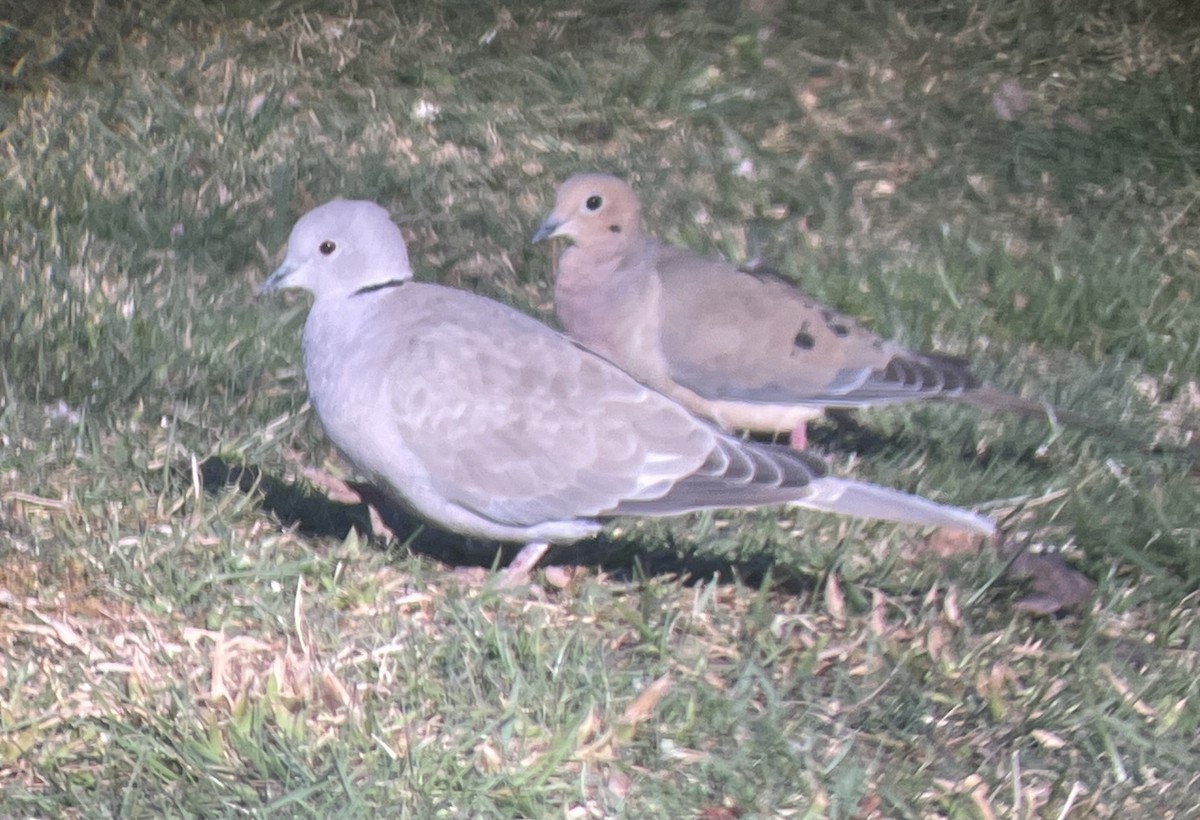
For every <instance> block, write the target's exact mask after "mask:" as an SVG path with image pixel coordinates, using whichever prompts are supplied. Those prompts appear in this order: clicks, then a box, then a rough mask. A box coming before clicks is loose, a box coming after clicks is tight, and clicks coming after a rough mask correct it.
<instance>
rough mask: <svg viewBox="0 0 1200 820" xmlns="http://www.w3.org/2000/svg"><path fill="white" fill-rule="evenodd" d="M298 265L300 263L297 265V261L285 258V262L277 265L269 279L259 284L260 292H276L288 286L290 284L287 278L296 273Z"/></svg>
mask: <svg viewBox="0 0 1200 820" xmlns="http://www.w3.org/2000/svg"><path fill="white" fill-rule="evenodd" d="M297 267H299V265H297V264H296V263H295V262H292V261H290V260H287V259H285V260H284V261H283V264H282V265H280V266H279V267H277V268H276V269H275V270H274V272H273V273H272V274H271V275H270V276H268V277H267V281H265V282H263V283H262V284H261V285H260V286H259V288H258V292H259V293H260V294H262V293H274V292H275V291H277V290H280V289H282V288H286V287H287V286H288V285H287V282H286V280H287V278H288V277H289V276H291V275H292V274H293V273H295V271H296V268H297Z"/></svg>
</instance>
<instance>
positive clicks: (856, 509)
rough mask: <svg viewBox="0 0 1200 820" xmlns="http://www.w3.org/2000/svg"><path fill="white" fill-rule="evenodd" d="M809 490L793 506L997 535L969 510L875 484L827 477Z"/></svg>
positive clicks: (992, 524)
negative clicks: (810, 491)
mask: <svg viewBox="0 0 1200 820" xmlns="http://www.w3.org/2000/svg"><path fill="white" fill-rule="evenodd" d="M811 488H812V490H813V491H814V492H813V494H812V495H810V496H809V497H807V498H805V499H804V500H803V501H796V502H793V503H794V504H795V505H796V506H798V507H807V508H809V509H813V510H821V511H822V512H834V513H842V514H844V515H856V516H859V517H861V518H881V519H883V520H885V521H897V522H900V523H902V524H919V525H921V526H925V527H954V528H956V529H960V530H967V531H968V532H975V533H979V534H981V535H993V534H995V532H996V525H995V523H993V522H992V521H991V520H990V519H988V518H985V517H984V516H982V515H978V514H976V513H973V512H971V511H970V510H964V509H960V508H959V507H951V506H948V505H946V504H938V503H937V502H934V501H930V500H929V499H926V498H921V497H920V496H916V495H910V494H908V493H903V492H900V491H899V490H891V489H888V488H887V487H880V486H878V485H876V484H867V483H865V482H862V481H849V480H847V479H844V478H834V477H832V476H827V477H825V478H819V479H817V480H815V481H813V482H812V484H811Z"/></svg>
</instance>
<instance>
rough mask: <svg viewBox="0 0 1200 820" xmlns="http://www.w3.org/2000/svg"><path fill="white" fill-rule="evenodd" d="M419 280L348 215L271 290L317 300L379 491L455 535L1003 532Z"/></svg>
mask: <svg viewBox="0 0 1200 820" xmlns="http://www.w3.org/2000/svg"><path fill="white" fill-rule="evenodd" d="M411 275H412V274H411V270H410V268H409V264H408V256H407V251H406V249H405V245H404V240H403V238H402V236H401V234H400V231H399V229H398V228H397V227H396V225H395V224H394V223H393V222H392V221H391V220H390V219H389V217H388V215H387V212H386V211H385V210H384V209H383V208H381V207H379V206H378V205H375V204H373V203H370V202H355V201H343V200H337V201H334V202H330V203H328V204H326V205H322V206H321V207H319V208H316V209H315V210H313V211H311V212H310V213H308V214H306V215H305V216H304V217H303V218H301V219H300V220H299V222H297V224H296V226H295V228H294V229H293V231H292V234H291V237H290V239H289V240H288V248H287V256H286V259H285V261H284V262H283V264H282V265H281V266H280V267H279V268H278V269H277V270H276V271H275V272H274V273H273V274H271V276H270V278H269V279H268V280H267V282H266V283H265V284H264V285H263V290H264V291H272V290H276V289H279V288H303V289H306V290H309V291H311V292H312V293H313V294H314V296H315V299H314V302H313V306H312V309H311V311H310V312H309V315H308V319H307V322H306V323H305V326H304V372H305V375H306V376H307V379H308V391H309V397H310V399H311V402H312V406H313V408H314V409H315V410H316V413H317V416H318V417H319V418H320V420H321V424H322V425H323V427H324V429H325V431H326V433H327V434H328V435H329V437H330V439H332V441H333V442H334V444H335V445H336V446H337V447H338V449H339V450H340V451H341V452H342V453H343V454H344V455H345V456H346V458H347V459H348V460H349V461H350V463H351V464H352V465H353V466H354V468H355V469H356V470H358V471H359V472H360V473H362V475H363V477H364V478H366V479H367V480H368V481H369V482H371V483H372V484H373V485H375V486H376V487H377V488H378V489H380V490H381V491H383V492H384V493H385V494H386V495H388V496H389V497H391V498H392V499H394V500H395V501H397V502H400V503H401V504H403V505H404V506H406V507H408V508H409V509H411V510H412V511H414V512H416V513H417V514H419V515H421V516H423V517H424V518H427V519H429V520H430V521H433V522H434V523H436V524H438V525H440V526H442V527H444V528H446V529H449V530H453V531H456V532H459V533H463V534H466V535H473V536H480V537H484V538H491V539H497V540H502V541H519V542H542V543H544V542H565V541H573V540H576V539H579V538H582V537H584V536H587V535H590V534H592V533H595V532H596V531H597V530H598V529H599V528H600V526H601V521H602V520H603V519H606V518H609V517H612V516H621V515H648V516H667V515H676V514H680V513H684V512H688V511H692V510H699V509H707V508H716V507H755V506H761V505H768V504H796V505H800V506H805V507H810V508H813V509H818V510H824V511H829V512H841V513H847V514H851V515H869V516H872V517H878V518H886V519H890V520H895V521H905V522H910V523H916V524H922V525H934V526H953V527H958V528H962V529H966V530H970V531H973V532H979V533H991V532H993V531H994V526H993V524H992V522H991V521H989V520H987V519H986V518H983V517H981V516H978V515H976V514H974V513H971V512H968V511H966V510H961V509H957V508H954V507H948V506H944V505H940V504H936V503H934V502H932V501H928V500H926V499H923V498H919V497H917V496H912V495H908V494H905V493H901V492H898V491H895V490H889V489H886V488H883V487H877V486H874V485H870V484H864V483H860V482H855V481H850V480H846V479H842V478H836V477H832V476H828V475H826V474H825V473H826V471H825V467H824V465H823V463H822V462H821V461H820V460H819V459H816V458H814V457H811V456H807V455H805V454H803V453H798V452H795V451H792V450H789V449H788V448H786V447H780V446H775V445H768V444H757V443H753V442H747V441H743V440H741V439H738V438H736V437H733V436H730V435H728V434H726V433H724V432H722V431H721V430H719V429H718V428H716V427H714V426H713V425H711V424H709V423H708V422H705V421H702V420H700V419H698V418H696V417H695V416H693V415H692V414H691V413H689V412H688V411H687V410H686V409H684V408H683V407H681V406H680V405H679V404H677V403H676V402H674V401H672V400H671V399H669V398H668V397H666V396H664V395H662V394H661V393H658V392H657V391H655V390H653V389H651V388H649V387H646V386H644V385H642V384H641V383H639V382H638V381H636V380H635V379H633V378H631V377H630V376H628V375H627V374H626V373H624V372H623V371H621V370H620V369H619V368H617V367H616V366H614V365H613V364H611V363H610V362H608V361H607V360H606V359H604V358H602V357H600V356H598V355H596V354H594V353H591V352H589V351H588V350H585V349H583V348H581V347H580V346H579V345H577V344H575V343H574V342H572V341H571V340H570V339H568V338H567V337H565V336H563V335H562V334H560V333H558V332H556V331H554V330H551V329H550V328H548V327H546V326H545V325H543V324H541V323H540V322H538V321H536V320H535V319H532V318H530V317H528V316H526V315H524V314H522V313H519V312H518V311H515V310H513V309H512V308H509V307H506V306H504V305H502V304H500V303H498V302H494V301H491V300H489V299H486V298H483V297H481V296H477V295H474V294H471V293H467V292H464V291H460V290H455V289H451V288H445V287H441V286H438V285H433V284H427V283H421V282H414V281H412V279H411Z"/></svg>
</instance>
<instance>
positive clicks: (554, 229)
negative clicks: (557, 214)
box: [529, 214, 563, 242]
mask: <svg viewBox="0 0 1200 820" xmlns="http://www.w3.org/2000/svg"><path fill="white" fill-rule="evenodd" d="M562 226H563V223H562V220H560V219H555V218H554V214H550V216H548V217H546V221H545V222H543V223H542V226H541V227H540V228H538V229H537V233H535V234H534V235H533V239H531V240H529V241H530V242H541V241H542V240H543V239H549V238H550V237H552V236H558V230H559V228H561V227H562Z"/></svg>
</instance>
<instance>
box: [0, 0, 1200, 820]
mask: <svg viewBox="0 0 1200 820" xmlns="http://www.w3.org/2000/svg"><path fill="white" fill-rule="evenodd" d="M1198 107H1200V13H1197V12H1196V11H1194V10H1191V9H1190V8H1189V6H1188V5H1187V4H1185V3H1174V2H1170V0H1142V2H1121V0H1112V1H1111V2H1100V0H1077V2H1070V3H1069V2H1065V0H1053V2H1048V3H1041V4H1037V3H1019V2H1018V3H1014V2H1001V1H1000V0H980V1H979V2H965V0H950V1H949V2H940V3H934V2H912V3H898V2H896V3H887V2H874V1H873V0H849V1H848V2H821V1H820V0H818V1H817V2H812V3H799V2H796V1H795V0H743V2H741V3H740V4H739V3H725V2H718V0H709V1H708V2H692V3H684V2H661V3H640V2H631V1H630V0H593V2H590V3H563V2H551V3H545V4H534V3H521V2H516V3H509V4H507V5H500V4H478V3H472V2H468V0H449V1H448V2H446V3H442V4H432V3H394V4H389V3H385V2H381V1H380V0H362V1H361V2H358V3H344V4H343V3H333V2H316V1H315V0H313V2H296V3H290V2H285V1H284V0H274V1H273V2H264V1H263V0H258V1H257V2H250V3H244V4H232V3H230V4H218V3H186V2H181V0H167V2H163V3H159V4H139V3H133V2H120V0H112V2H107V3H106V2H96V3H91V2H61V0H60V2H57V3H56V2H51V3H48V4H45V5H44V6H39V7H34V6H31V5H29V4H27V3H18V2H15V0H0V222H2V224H3V229H2V231H3V232H2V236H3V241H2V243H0V653H2V663H0V817H64V816H65V817H89V818H90V817H103V816H120V817H162V816H179V817H184V816H187V817H193V816H205V817H207V816H227V815H228V816H233V815H237V816H245V815H253V816H275V817H290V816H313V817H322V818H324V817H379V816H387V817H392V816H395V817H413V818H426V817H481V818H483V817H487V818H491V817H496V818H510V817H529V818H541V817H566V818H592V817H631V818H643V817H663V818H681V817H695V818H702V820H733V818H752V817H762V818H774V817H798V818H799V817H808V818H817V817H837V818H851V817H853V818H876V817H878V818H884V817H887V818H892V817H912V818H917V817H950V818H985V819H987V818H994V817H995V818H1041V817H1050V818H1068V817H1069V818H1083V817H1111V818H1127V817H1162V818H1183V817H1200V796H1198V795H1200V783H1198V782H1197V781H1198V780H1200V775H1198V774H1197V772H1198V771H1200V683H1198V681H1200V623H1198V607H1200V600H1198V598H1200V596H1198V595H1197V589H1198V588H1200V510H1198V508H1200V469H1198V468H1197V462H1196V458H1197V452H1198V446H1197V445H1198V439H1197V436H1198V435H1200V433H1198V431H1200V306H1198V305H1197V294H1198V291H1200V110H1198ZM582 170H602V171H609V172H614V173H618V174H621V175H622V176H624V177H625V178H627V179H629V180H630V181H631V182H632V183H633V185H634V186H635V187H636V188H637V189H638V191H639V192H640V194H641V196H642V200H643V202H644V206H645V207H644V215H645V219H646V223H647V225H648V227H649V229H650V231H651V232H653V233H655V234H657V235H658V236H659V237H661V238H663V239H666V240H669V241H672V242H676V243H679V244H683V245H687V246H690V247H693V248H696V249H698V250H702V251H705V252H707V253H711V254H713V255H721V256H724V257H727V258H729V259H732V260H735V261H739V262H741V261H745V260H749V259H752V258H761V259H765V260H769V261H770V262H771V263H772V264H773V265H774V266H775V267H777V268H778V269H779V270H780V272H781V273H782V274H783V275H785V276H788V277H790V278H794V279H795V280H797V281H798V282H800V283H801V284H802V285H803V286H804V287H805V288H806V289H807V290H808V291H809V292H811V293H812V294H814V295H815V296H817V297H819V298H821V299H822V300H824V301H826V302H829V303H830V304H833V305H836V306H837V307H838V308H839V309H841V310H843V311H845V312H848V313H850V314H852V315H854V316H855V317H856V318H858V319H860V320H861V321H863V322H864V323H866V324H868V325H869V326H871V327H873V328H874V329H876V330H877V331H879V332H881V333H883V334H884V335H887V336H890V337H893V338H898V339H900V340H902V341H904V342H905V343H907V344H910V345H912V346H915V347H922V348H931V349H937V350H940V351H943V352H946V353H952V354H956V355H963V356H967V357H970V359H971V360H972V361H973V362H974V363H975V365H976V367H977V369H978V371H979V373H980V374H981V375H983V376H984V377H986V378H987V379H988V380H989V381H990V382H991V383H992V384H994V385H996V386H998V387H1002V388H1005V389H1009V390H1012V391H1015V392H1018V393H1021V394H1022V395H1025V396H1027V397H1030V398H1034V399H1038V400H1045V401H1048V402H1052V403H1053V404H1054V405H1055V406H1056V407H1058V408H1061V409H1062V410H1066V411H1071V412H1074V413H1079V414H1084V415H1086V416H1089V417H1091V418H1093V419H1095V420H1096V421H1097V424H1095V425H1089V426H1075V425H1058V424H1054V423H1051V422H1050V421H1048V420H1046V419H1037V418H1023V417H1019V416H1014V415H1006V414H1001V413H989V412H981V411H979V410H976V409H973V408H970V407H965V406H960V405H955V404H949V403H927V404H921V405H914V406H909V407H899V408H890V409H879V410H873V411H870V412H865V413H862V414H859V415H857V416H855V417H854V418H853V419H844V418H841V419H832V420H829V421H827V422H823V423H821V424H819V425H818V426H817V427H816V429H815V430H814V431H813V432H812V438H813V439H814V441H815V445H814V446H816V447H818V448H819V449H820V450H821V451H823V452H824V453H825V454H826V455H827V456H828V458H829V460H830V463H831V469H833V470H834V471H836V472H838V473H841V474H846V475H853V476H856V477H861V478H864V479H868V480H872V481H877V482H880V483H883V484H887V485H890V486H896V487H901V488H903V489H906V490H910V491H913V492H919V493H921V494H923V495H927V496H929V497H932V498H935V499H937V500H939V501H946V502H949V503H955V504H960V505H965V506H969V507H972V508H973V509H977V510H980V511H983V512H986V513H988V514H991V515H993V516H995V517H996V518H997V520H998V521H1001V522H1002V523H1003V526H1004V528H1005V530H1006V532H1007V533H1008V536H1009V543H1010V544H1012V545H1015V546H1018V547H1021V548H1022V549H1025V550H1028V551H1029V552H1030V553H1031V554H1043V553H1050V554H1055V555H1060V556H1062V557H1063V559H1064V560H1065V561H1067V562H1068V563H1069V564H1070V565H1071V566H1072V567H1074V568H1075V569H1077V570H1078V571H1080V572H1082V573H1083V574H1084V575H1086V576H1087V577H1089V578H1091V579H1092V580H1093V581H1094V582H1095V583H1096V590H1095V592H1094V594H1093V595H1092V596H1091V598H1090V599H1089V600H1088V601H1087V602H1086V603H1085V604H1084V605H1083V606H1082V607H1080V608H1078V609H1076V610H1074V611H1069V612H1065V613H1060V614H1059V615H1058V616H1056V617H1044V616H1038V615H1035V614H1031V613H1029V612H1027V611H1024V610H1023V609H1022V608H1021V607H1020V606H1019V602H1020V601H1021V600H1022V599H1023V596H1025V595H1027V594H1028V593H1029V591H1030V589H1029V586H1028V582H1022V581H1021V580H1020V579H1017V578H1014V577H1013V576H1012V574H1011V573H1008V572H1007V571H1006V569H1007V568H1006V557H1005V556H1004V555H1001V554H998V553H997V552H996V551H995V550H993V549H991V548H990V547H987V548H982V547H980V545H978V544H976V543H973V542H972V543H966V542H963V541H960V540H957V539H954V538H951V537H948V536H946V535H945V534H944V533H932V532H927V531H925V532H923V531H920V530H917V529H914V528H912V527H903V526H897V525H891V524H884V523H878V522H865V521H857V520H849V519H841V518H836V517H833V516H822V515H816V514H810V513H803V512H800V511H792V510H786V511H780V510H766V511H756V512H748V513H721V514H703V515H693V516H688V517H683V518H678V519H671V520H666V521H650V522H647V521H640V522H639V521H632V520H622V521H618V522H615V523H614V524H613V525H612V526H610V527H609V528H608V529H607V530H606V532H605V534H604V536H603V537H601V538H599V539H597V540H596V541H592V542H587V543H583V544H579V545H575V546H572V547H569V548H560V549H557V550H554V551H552V552H551V553H550V555H548V556H547V559H546V561H545V562H544V563H545V565H547V566H549V568H548V569H546V570H545V571H544V572H539V573H538V574H537V575H536V576H535V584H534V586H533V587H532V588H529V589H520V590H516V591H506V592H499V591H496V590H494V589H492V588H491V587H490V586H489V585H488V583H487V580H488V578H489V577H490V573H491V567H492V566H493V564H494V563H495V562H496V560H497V557H496V553H495V548H494V545H484V544H476V543H469V542H466V541H464V540H463V539H461V538H458V537H456V536H452V535H449V534H446V533H440V532H437V531H435V530H433V529H432V528H422V527H420V526H419V525H415V524H414V525H412V526H410V527H408V528H402V529H401V531H400V532H399V534H398V537H397V538H395V539H386V538H383V537H380V536H378V535H374V536H373V535H372V534H371V532H370V524H369V519H368V516H367V514H366V510H365V508H364V507H362V506H361V505H355V504H350V503H346V502H344V501H342V500H340V499H336V498H329V497H327V496H326V494H325V492H324V490H323V487H322V485H320V484H319V483H318V482H315V481H314V479H313V476H314V475H315V473H314V471H315V470H318V469H319V470H325V471H328V472H332V473H334V474H340V475H345V467H344V465H342V464H341V463H340V462H339V461H338V458H337V456H336V454H335V453H334V452H333V450H332V449H331V447H330V445H329V444H328V442H327V441H326V440H325V439H324V437H323V435H322V433H321V431H320V428H319V425H318V424H317V423H316V420H315V418H314V416H313V413H312V412H311V410H310V409H309V407H308V406H307V404H306V401H305V390H304V377H303V372H302V368H301V362H300V350H299V331H300V327H301V325H302V323H303V318H304V315H305V313H306V310H307V306H308V302H307V299H306V297H304V296H302V295H288V296H284V297H272V298H265V297H258V296H257V295H256V289H257V287H258V285H259V284H260V283H261V282H262V281H263V279H264V278H265V277H266V275H267V274H268V272H269V271H270V270H271V269H272V268H273V267H274V265H275V264H277V263H278V262H279V261H280V259H281V258H282V248H283V245H284V243H285V241H286V238H287V234H288V231H289V230H290V228H291V225H292V224H293V222H294V221H295V220H296V218H297V217H299V216H300V215H301V214H302V213H303V212H304V211H306V210H308V209H309V208H311V207H313V206H314V205H317V204H320V203H321V202H324V201H326V200H327V199H330V198H332V197H335V196H343V197H351V198H366V199H374V200H377V201H379V202H380V203H382V204H383V205H384V206H385V207H387V208H388V209H389V210H390V211H391V213H392V214H393V215H394V216H395V217H396V219H397V220H398V221H399V223H400V224H401V227H402V230H403V231H404V232H405V235H406V238H407V240H408V243H409V253H410V257H411V258H412V260H413V265H414V268H415V270H416V275H417V277H418V278H420V279H424V280H429V281H437V282H440V283H443V284H446V285H451V286H454V287H460V288H465V289H468V290H473V291H476V292H479V293H482V294H485V295H487V296H490V297H492V298H495V299H498V300H501V301H503V302H506V303H509V304H511V305H513V306H515V307H516V308H518V309H520V310H523V311H527V312H529V313H532V314H534V315H537V316H539V317H542V318H544V319H546V320H547V321H552V318H551V316H552V311H551V303H550V294H551V287H552V281H553V259H554V256H555V254H556V253H557V252H558V251H559V250H561V247H549V248H547V247H545V246H542V245H530V244H529V237H530V235H531V234H532V233H533V231H534V229H535V228H536V227H537V226H538V224H539V223H540V221H541V219H542V218H543V216H544V215H545V214H546V213H547V212H548V211H549V209H550V207H551V205H552V202H553V196H554V189H555V187H556V186H557V184H558V183H559V182H560V181H562V180H563V179H565V178H566V177H567V176H569V175H571V174H573V173H575V172H577V171H582ZM462 434H463V435H470V434H471V431H469V430H464V431H462ZM346 477H349V476H346ZM506 554H510V553H506Z"/></svg>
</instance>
